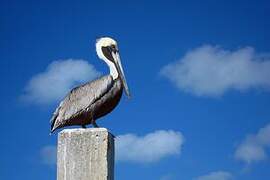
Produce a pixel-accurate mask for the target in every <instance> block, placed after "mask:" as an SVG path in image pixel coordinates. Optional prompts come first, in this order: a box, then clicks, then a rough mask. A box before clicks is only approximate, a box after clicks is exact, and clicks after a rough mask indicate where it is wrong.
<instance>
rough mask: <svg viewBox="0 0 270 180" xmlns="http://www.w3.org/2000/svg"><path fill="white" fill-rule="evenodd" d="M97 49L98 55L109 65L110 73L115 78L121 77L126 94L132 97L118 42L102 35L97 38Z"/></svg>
mask: <svg viewBox="0 0 270 180" xmlns="http://www.w3.org/2000/svg"><path fill="white" fill-rule="evenodd" d="M96 51H97V55H98V57H99V58H100V59H102V60H103V61H105V62H106V64H107V65H108V66H109V68H110V75H111V76H112V77H113V79H114V80H115V79H117V78H118V77H119V78H120V80H121V81H122V84H123V86H124V89H125V93H126V95H127V96H128V97H130V93H129V90H128V86H127V83H126V78H125V74H124V71H123V68H122V64H121V59H120V55H119V50H118V46H117V42H116V41H115V40H114V39H112V38H110V37H102V38H100V39H97V42H96Z"/></svg>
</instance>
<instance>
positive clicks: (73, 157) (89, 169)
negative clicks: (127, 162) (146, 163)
mask: <svg viewBox="0 0 270 180" xmlns="http://www.w3.org/2000/svg"><path fill="white" fill-rule="evenodd" d="M113 179H114V138H113V135H111V134H110V133H109V132H108V130H107V129H105V128H89V129H66V130H63V131H62V132H60V133H59V135H58V147H57V180H113Z"/></svg>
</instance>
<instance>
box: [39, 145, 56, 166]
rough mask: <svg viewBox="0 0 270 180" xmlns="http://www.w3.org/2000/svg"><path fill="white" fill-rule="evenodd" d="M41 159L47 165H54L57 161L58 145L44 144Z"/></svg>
mask: <svg viewBox="0 0 270 180" xmlns="http://www.w3.org/2000/svg"><path fill="white" fill-rule="evenodd" d="M40 156H41V161H42V163H43V164H46V165H54V164H55V163H56V147H55V146H53V145H47V146H44V147H43V148H42V149H41V150H40Z"/></svg>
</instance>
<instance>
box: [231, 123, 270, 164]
mask: <svg viewBox="0 0 270 180" xmlns="http://www.w3.org/2000/svg"><path fill="white" fill-rule="evenodd" d="M269 145H270V124H268V125H266V126H265V127H263V128H261V129H260V130H259V132H258V133H257V134H255V135H254V134H253V135H248V136H247V137H246V138H245V139H244V140H243V142H242V143H240V144H239V145H238V146H237V148H236V151H235V154H234V156H235V158H236V159H238V160H241V161H244V162H246V163H248V164H250V163H253V162H256V161H261V160H264V159H266V158H267V153H266V148H267V146H269Z"/></svg>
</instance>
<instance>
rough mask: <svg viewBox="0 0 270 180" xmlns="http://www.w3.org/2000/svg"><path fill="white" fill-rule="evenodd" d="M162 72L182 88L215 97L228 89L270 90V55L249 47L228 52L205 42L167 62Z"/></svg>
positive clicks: (197, 94) (200, 94)
mask: <svg viewBox="0 0 270 180" xmlns="http://www.w3.org/2000/svg"><path fill="white" fill-rule="evenodd" d="M161 75H163V76H164V77H166V78H168V79H169V80H170V81H171V82H172V83H173V84H175V85H176V87H177V88H179V89H180V90H182V91H185V92H188V93H191V94H194V95H196V96H208V97H218V96H221V95H223V94H224V93H226V92H227V91H229V90H238V91H243V90H248V89H252V88H263V89H267V90H269V89H270V78H269V77H270V56H269V55H266V54H258V53H255V51H254V49H253V48H251V47H246V48H242V49H238V50H236V51H229V50H225V49H222V48H220V47H218V46H211V45H204V46H201V47H199V48H196V49H193V50H191V51H189V52H187V53H186V54H185V55H184V57H182V58H181V59H180V60H179V61H177V62H174V63H171V64H168V65H166V66H165V67H163V68H162V70H161Z"/></svg>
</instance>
